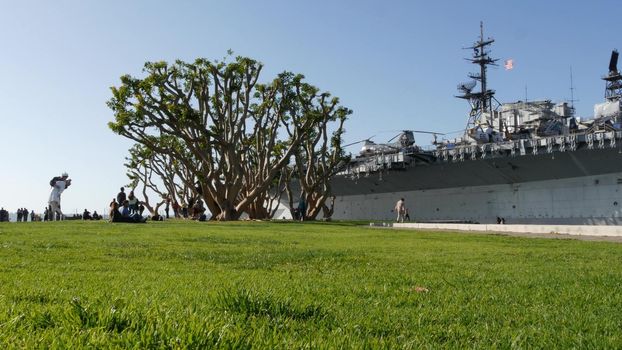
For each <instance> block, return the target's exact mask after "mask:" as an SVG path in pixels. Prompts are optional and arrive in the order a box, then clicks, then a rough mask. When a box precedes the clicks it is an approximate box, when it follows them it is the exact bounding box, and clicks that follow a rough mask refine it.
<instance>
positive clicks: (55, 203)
mask: <svg viewBox="0 0 622 350" xmlns="http://www.w3.org/2000/svg"><path fill="white" fill-rule="evenodd" d="M68 176H69V175H67V174H66V173H65V174H63V176H62V177H61V179H60V180H56V182H55V183H54V185H53V186H52V191H51V192H50V198H49V199H48V204H49V205H50V221H54V220H55V219H56V214H58V217H59V218H61V219H62V217H63V212H62V211H61V210H60V195H61V194H62V193H63V191H65V189H67V187H69V185H71V179H68V178H67V177H68Z"/></svg>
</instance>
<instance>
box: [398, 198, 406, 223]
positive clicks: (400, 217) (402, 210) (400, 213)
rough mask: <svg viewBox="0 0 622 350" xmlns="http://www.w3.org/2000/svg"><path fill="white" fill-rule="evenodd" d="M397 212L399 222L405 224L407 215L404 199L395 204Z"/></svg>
mask: <svg viewBox="0 0 622 350" xmlns="http://www.w3.org/2000/svg"><path fill="white" fill-rule="evenodd" d="M395 212H397V222H404V214H405V213H406V206H404V198H400V200H399V201H397V203H395Z"/></svg>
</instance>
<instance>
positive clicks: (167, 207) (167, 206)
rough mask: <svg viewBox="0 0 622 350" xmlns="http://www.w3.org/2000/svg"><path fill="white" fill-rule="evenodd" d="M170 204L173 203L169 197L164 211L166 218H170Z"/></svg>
mask: <svg viewBox="0 0 622 350" xmlns="http://www.w3.org/2000/svg"><path fill="white" fill-rule="evenodd" d="M170 204H171V200H170V199H167V200H166V206H165V207H164V212H165V213H166V218H167V219H168V211H169V210H170Z"/></svg>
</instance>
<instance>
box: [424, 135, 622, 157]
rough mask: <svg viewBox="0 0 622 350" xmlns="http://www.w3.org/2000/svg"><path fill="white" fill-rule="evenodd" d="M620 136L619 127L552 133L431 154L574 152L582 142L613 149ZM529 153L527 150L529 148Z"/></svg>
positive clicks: (621, 137)
mask: <svg viewBox="0 0 622 350" xmlns="http://www.w3.org/2000/svg"><path fill="white" fill-rule="evenodd" d="M620 139H622V130H618V131H606V132H597V133H580V134H569V135H554V136H548V137H542V138H539V139H521V140H509V141H502V142H495V143H484V144H477V145H473V144H468V145H452V146H451V148H440V147H439V148H436V149H434V150H432V151H431V153H432V154H433V155H434V156H435V157H436V158H437V159H438V160H439V161H442V162H446V161H449V162H462V161H465V160H468V159H470V160H475V159H487V158H495V157H501V156H511V157H516V156H525V155H527V154H529V153H530V154H532V155H537V154H541V153H553V152H566V151H568V150H570V151H574V150H576V149H577V148H578V146H579V145H581V144H584V145H585V147H587V148H588V149H594V148H599V149H604V148H606V147H610V148H614V147H617V145H618V144H619V143H618V142H617V140H620ZM529 149H530V150H531V152H528V150H529Z"/></svg>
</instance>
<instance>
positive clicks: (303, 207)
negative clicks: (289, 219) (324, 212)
mask: <svg viewBox="0 0 622 350" xmlns="http://www.w3.org/2000/svg"><path fill="white" fill-rule="evenodd" d="M296 209H298V216H299V219H300V221H304V220H305V215H306V214H307V202H305V199H304V198H303V197H300V201H298V208H296Z"/></svg>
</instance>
